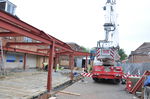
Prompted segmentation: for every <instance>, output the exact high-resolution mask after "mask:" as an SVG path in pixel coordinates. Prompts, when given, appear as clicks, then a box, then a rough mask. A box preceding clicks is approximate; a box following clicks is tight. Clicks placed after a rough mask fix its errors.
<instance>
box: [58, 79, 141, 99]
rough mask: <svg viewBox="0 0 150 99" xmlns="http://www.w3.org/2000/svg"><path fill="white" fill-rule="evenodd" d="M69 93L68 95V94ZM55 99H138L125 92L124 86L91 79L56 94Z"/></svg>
mask: <svg viewBox="0 0 150 99" xmlns="http://www.w3.org/2000/svg"><path fill="white" fill-rule="evenodd" d="M68 93H69V94H68ZM56 99H138V98H137V97H135V96H134V95H132V94H129V93H128V92H126V91H125V85H122V84H119V85H115V84H112V83H106V82H102V83H96V82H94V81H93V80H92V79H91V78H85V80H84V82H82V81H78V82H76V83H75V84H73V85H72V86H69V87H68V88H66V89H64V90H62V92H58V93H57V94H56Z"/></svg>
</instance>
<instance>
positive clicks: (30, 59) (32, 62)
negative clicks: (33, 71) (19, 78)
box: [26, 54, 36, 68]
mask: <svg viewBox="0 0 150 99" xmlns="http://www.w3.org/2000/svg"><path fill="white" fill-rule="evenodd" d="M26 66H27V68H35V67H36V55H30V54H27V60H26Z"/></svg>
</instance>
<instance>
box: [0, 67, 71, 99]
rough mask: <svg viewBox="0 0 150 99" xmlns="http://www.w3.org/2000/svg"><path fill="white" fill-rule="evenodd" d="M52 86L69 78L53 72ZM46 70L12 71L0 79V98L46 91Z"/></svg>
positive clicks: (23, 97) (20, 97) (18, 98)
mask: <svg viewBox="0 0 150 99" xmlns="http://www.w3.org/2000/svg"><path fill="white" fill-rule="evenodd" d="M52 79H53V80H52V86H53V88H54V87H56V86H59V85H60V84H62V83H65V82H67V81H69V80H70V78H69V76H68V75H62V74H61V73H60V72H53V77H52ZM46 86H47V72H44V71H38V70H33V71H32V70H27V71H22V72H13V73H11V74H9V75H8V76H6V77H5V78H4V77H3V78H2V79H0V99H27V98H32V97H33V96H36V95H39V94H41V93H43V92H45V91H46Z"/></svg>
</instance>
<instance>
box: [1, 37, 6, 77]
mask: <svg viewBox="0 0 150 99" xmlns="http://www.w3.org/2000/svg"><path fill="white" fill-rule="evenodd" d="M2 44H3V43H2V38H1V37H0V74H4V73H5V67H4V53H3V45H2Z"/></svg>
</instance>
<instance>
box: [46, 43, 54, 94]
mask: <svg viewBox="0 0 150 99" xmlns="http://www.w3.org/2000/svg"><path fill="white" fill-rule="evenodd" d="M54 48H55V42H53V43H52V45H51V47H50V53H49V63H48V77H47V91H48V92H50V90H51V89H52V72H53V61H54V54H55V52H54Z"/></svg>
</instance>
